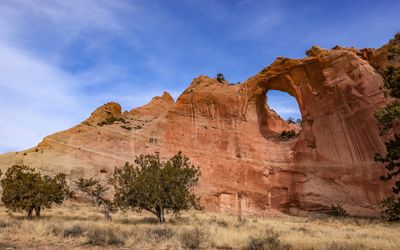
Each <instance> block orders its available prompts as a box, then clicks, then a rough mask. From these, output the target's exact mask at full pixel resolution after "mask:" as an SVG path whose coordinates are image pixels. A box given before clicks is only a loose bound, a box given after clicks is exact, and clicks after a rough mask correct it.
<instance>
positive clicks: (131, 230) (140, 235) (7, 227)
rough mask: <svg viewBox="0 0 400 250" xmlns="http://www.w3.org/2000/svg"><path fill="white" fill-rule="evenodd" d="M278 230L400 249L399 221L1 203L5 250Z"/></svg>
mask: <svg viewBox="0 0 400 250" xmlns="http://www.w3.org/2000/svg"><path fill="white" fill-rule="evenodd" d="M272 232H273V233H272ZM195 233H197V234H195ZM275 233H277V234H278V235H279V237H278V239H279V240H280V241H281V242H282V243H284V244H289V245H290V246H291V248H292V249H331V250H339V249H349V250H350V249H400V248H399V246H400V237H399V233H400V224H398V223H397V224H396V223H387V222H382V221H379V220H368V219H354V218H347V219H346V218H344V219H337V218H325V219H312V218H301V217H292V216H281V217H279V218H278V217H274V218H256V217H246V218H244V219H242V220H241V221H239V220H238V218H237V217H235V216H230V215H224V214H215V213H210V212H198V211H190V212H186V213H183V214H182V215H181V216H180V217H179V218H174V217H173V216H172V215H169V216H168V223H166V224H164V225H160V224H158V223H157V220H156V219H155V218H154V217H152V216H151V215H150V214H146V213H143V214H136V213H126V214H123V213H118V214H116V215H114V219H113V221H111V222H109V221H106V220H105V219H104V218H103V217H102V215H101V214H99V213H98V212H97V210H96V208H94V207H91V206H89V205H87V204H79V203H73V202H69V203H66V204H64V205H63V206H61V207H54V208H53V209H51V210H44V211H43V216H42V218H41V219H33V220H27V219H25V217H24V215H23V214H12V215H11V216H10V214H8V213H7V211H6V209H5V208H4V206H1V207H0V249H182V248H184V245H185V243H187V241H192V240H199V241H200V242H201V245H200V247H201V248H202V249H244V248H245V247H246V246H248V244H249V241H250V239H251V238H260V239H261V238H265V237H267V236H268V235H271V234H272V235H274V234H275ZM185 241H186V242H185Z"/></svg>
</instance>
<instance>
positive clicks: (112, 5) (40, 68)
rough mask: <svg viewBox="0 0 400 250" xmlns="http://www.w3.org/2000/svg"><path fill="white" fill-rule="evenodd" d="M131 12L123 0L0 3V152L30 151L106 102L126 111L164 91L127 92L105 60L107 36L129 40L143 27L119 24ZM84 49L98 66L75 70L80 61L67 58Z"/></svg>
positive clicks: (124, 79) (119, 71)
mask: <svg viewBox="0 0 400 250" xmlns="http://www.w3.org/2000/svg"><path fill="white" fill-rule="evenodd" d="M138 8H139V7H138ZM136 10H137V8H136V6H134V5H132V4H129V5H128V4H126V3H125V2H124V1H102V0H100V1H97V0H96V1H95V0H84V1H58V0H56V1H50V0H49V1H47V0H44V1H40V3H38V2H36V1H22V0H13V1H7V0H6V1H2V2H1V4H0V12H1V13H2V15H0V29H1V30H2V32H1V33H0V55H1V60H0V117H1V123H0V152H5V151H7V150H21V149H24V148H28V147H32V146H34V145H35V144H37V143H38V142H40V140H41V139H42V138H43V136H45V135H48V134H51V133H54V132H57V131H60V130H64V129H67V128H69V127H71V126H73V125H75V124H77V123H78V122H80V121H82V120H83V119H85V117H86V116H88V115H89V114H90V112H91V111H92V110H93V109H94V108H96V107H97V106H99V105H101V104H102V103H105V102H107V101H119V102H122V104H123V105H125V108H126V109H130V108H131V107H132V106H139V105H142V104H144V103H146V102H147V101H149V100H150V99H151V97H153V96H154V95H159V94H161V93H162V90H163V89H161V88H160V89H158V90H157V89H154V88H151V87H150V86H149V87H148V88H145V87H143V88H137V90H136V91H135V89H133V90H132V91H130V93H129V94H127V90H129V87H130V85H131V84H132V83H129V82H128V81H129V76H128V75H129V72H127V69H126V68H124V67H120V66H119V65H113V64H112V63H110V61H107V53H108V50H107V46H110V43H109V41H108V38H110V39H116V38H120V39H123V38H128V37H131V36H132V35H133V33H132V32H133V31H134V30H135V29H131V27H132V26H134V25H138V29H140V27H139V24H138V23H134V22H132V21H133V20H134V19H132V18H131V19H130V21H131V23H129V24H126V23H125V21H127V20H125V19H123V17H124V15H125V14H126V13H127V12H128V13H129V14H130V15H135V13H136ZM141 14H143V13H141ZM138 21H139V20H138ZM127 27H129V28H130V29H127ZM88 34H89V35H88ZM99 36H100V38H99ZM96 39H98V40H96ZM82 40H83V41H82ZM129 42H130V43H134V42H135V39H130V40H129ZM76 43H78V45H76ZM131 45H132V46H133V45H134V44H131ZM76 46H78V47H79V48H75V47H76ZM82 49H83V50H84V51H86V52H87V53H89V54H90V53H92V54H95V57H94V58H93V59H94V60H96V61H95V62H94V63H87V62H84V63H83V65H78V67H76V68H74V66H75V65H73V64H74V63H75V61H76V63H78V64H79V63H80V62H79V60H82V59H83V58H81V59H80V58H79V56H78V57H77V56H74V57H71V54H73V53H76V52H77V51H83V50H82ZM71 67H72V68H73V69H72V71H71V70H69V69H70V68H71ZM137 84H138V83H137ZM96 86H97V87H96Z"/></svg>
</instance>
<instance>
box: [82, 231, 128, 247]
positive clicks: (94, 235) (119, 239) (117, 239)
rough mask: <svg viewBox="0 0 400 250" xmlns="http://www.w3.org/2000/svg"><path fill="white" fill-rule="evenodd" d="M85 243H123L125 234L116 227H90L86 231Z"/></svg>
mask: <svg viewBox="0 0 400 250" xmlns="http://www.w3.org/2000/svg"><path fill="white" fill-rule="evenodd" d="M86 237H87V243H88V244H91V245H123V244H124V243H125V236H124V235H123V234H122V233H121V232H120V231H119V230H116V229H111V228H97V227H95V228H91V229H90V230H89V231H88V232H87V235H86Z"/></svg>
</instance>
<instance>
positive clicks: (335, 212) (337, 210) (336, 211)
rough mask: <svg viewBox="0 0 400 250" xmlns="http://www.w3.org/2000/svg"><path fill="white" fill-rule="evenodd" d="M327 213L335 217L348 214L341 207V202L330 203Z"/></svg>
mask: <svg viewBox="0 0 400 250" xmlns="http://www.w3.org/2000/svg"><path fill="white" fill-rule="evenodd" d="M329 214H330V215H332V216H336V217H345V216H349V214H348V213H347V211H346V210H345V209H344V208H343V207H342V205H341V204H337V205H333V204H332V205H331V210H330V211H329Z"/></svg>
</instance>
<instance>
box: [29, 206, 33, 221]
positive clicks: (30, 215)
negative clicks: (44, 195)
mask: <svg viewBox="0 0 400 250" xmlns="http://www.w3.org/2000/svg"><path fill="white" fill-rule="evenodd" d="M32 212H33V207H30V208H28V218H29V219H32Z"/></svg>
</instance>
